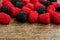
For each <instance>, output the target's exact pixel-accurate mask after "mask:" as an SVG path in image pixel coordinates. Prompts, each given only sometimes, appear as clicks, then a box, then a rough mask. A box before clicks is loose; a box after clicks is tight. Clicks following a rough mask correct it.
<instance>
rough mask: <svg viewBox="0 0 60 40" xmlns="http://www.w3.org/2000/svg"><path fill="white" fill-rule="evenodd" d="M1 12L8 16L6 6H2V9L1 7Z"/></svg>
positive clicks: (8, 11)
mask: <svg viewBox="0 0 60 40" xmlns="http://www.w3.org/2000/svg"><path fill="white" fill-rule="evenodd" d="M1 11H2V12H5V13H7V14H10V10H9V8H8V7H7V6H2V7H1Z"/></svg>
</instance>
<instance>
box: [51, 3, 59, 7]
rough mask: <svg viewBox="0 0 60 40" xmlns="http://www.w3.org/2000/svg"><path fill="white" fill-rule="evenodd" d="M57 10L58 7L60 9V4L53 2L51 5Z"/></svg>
mask: <svg viewBox="0 0 60 40" xmlns="http://www.w3.org/2000/svg"><path fill="white" fill-rule="evenodd" d="M51 4H52V5H53V6H54V7H55V8H57V7H59V6H60V4H59V3H57V2H52V3H51Z"/></svg>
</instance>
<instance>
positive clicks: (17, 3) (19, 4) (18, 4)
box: [15, 2, 25, 8]
mask: <svg viewBox="0 0 60 40" xmlns="http://www.w3.org/2000/svg"><path fill="white" fill-rule="evenodd" d="M15 6H16V7H18V8H22V7H23V6H25V4H24V3H23V2H16V3H15Z"/></svg>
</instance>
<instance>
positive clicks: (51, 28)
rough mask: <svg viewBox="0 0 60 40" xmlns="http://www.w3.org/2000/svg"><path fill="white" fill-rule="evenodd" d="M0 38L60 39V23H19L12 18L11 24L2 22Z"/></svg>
mask: <svg viewBox="0 0 60 40" xmlns="http://www.w3.org/2000/svg"><path fill="white" fill-rule="evenodd" d="M58 2H59V0H58ZM0 40H60V25H56V24H53V23H51V24H48V25H44V24H39V23H34V24H30V23H18V22H16V21H15V20H14V19H13V18H12V21H11V23H10V24H9V25H2V24H0Z"/></svg>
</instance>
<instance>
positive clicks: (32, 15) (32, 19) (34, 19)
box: [28, 11, 38, 23]
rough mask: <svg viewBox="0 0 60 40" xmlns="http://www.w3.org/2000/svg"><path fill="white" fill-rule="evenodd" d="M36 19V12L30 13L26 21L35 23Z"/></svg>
mask: <svg viewBox="0 0 60 40" xmlns="http://www.w3.org/2000/svg"><path fill="white" fill-rule="evenodd" d="M37 19H38V12H36V11H31V12H30V13H29V15H28V20H29V22H30V23H35V22H36V21H37Z"/></svg>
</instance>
